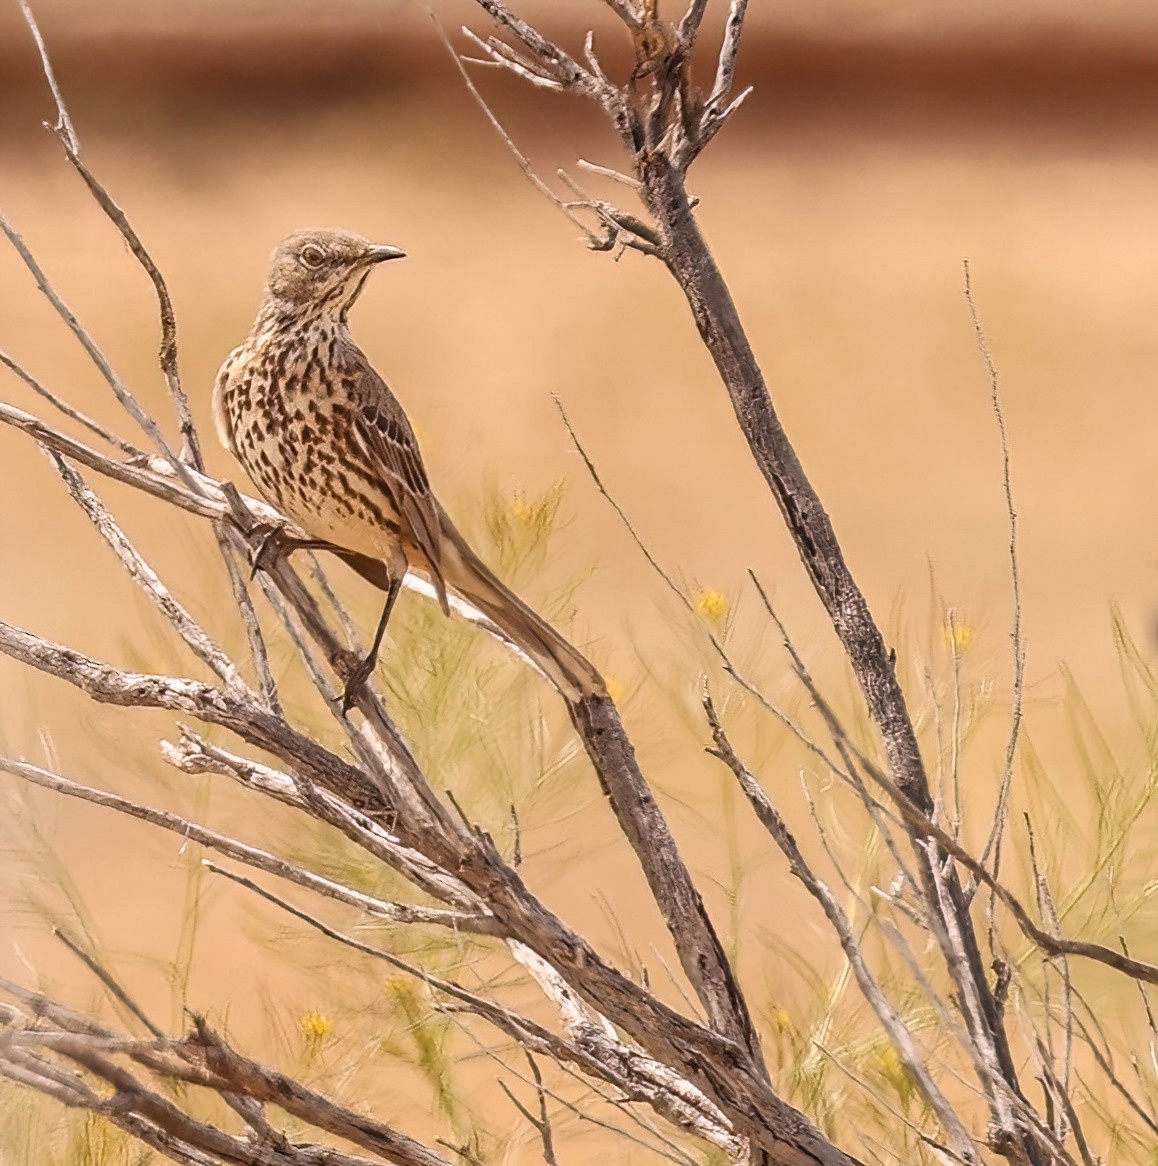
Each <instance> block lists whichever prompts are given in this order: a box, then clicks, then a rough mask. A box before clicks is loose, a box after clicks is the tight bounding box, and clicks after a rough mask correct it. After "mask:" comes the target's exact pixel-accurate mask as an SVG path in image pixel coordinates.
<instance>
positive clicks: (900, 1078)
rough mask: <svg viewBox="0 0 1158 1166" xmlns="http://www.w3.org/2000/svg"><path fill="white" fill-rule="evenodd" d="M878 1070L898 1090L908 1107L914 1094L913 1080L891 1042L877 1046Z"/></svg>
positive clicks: (903, 1103)
mask: <svg viewBox="0 0 1158 1166" xmlns="http://www.w3.org/2000/svg"><path fill="white" fill-rule="evenodd" d="M877 1070H878V1072H879V1073H880V1075H881V1076H882V1077H883V1078H884V1079H885V1080H886V1081H887V1082H888V1083H889V1084H890V1085H891V1086H892V1087H893V1088H894V1089H895V1090H896V1092H897V1096H898V1097H899V1098H900V1100H901V1104H902V1105H904V1106H906V1107H907V1106H908V1104H909V1102H910V1100H911V1099H912V1096H913V1080H912V1078H911V1077H910V1076H909V1070H908V1069H906V1068H905V1066H904V1063H903V1062H902V1061H901V1058H900V1057H899V1056H898V1055H897V1050H896V1049H894V1048H893V1046H892V1045H891V1044H885V1045H881V1046H879V1047H878V1048H877Z"/></svg>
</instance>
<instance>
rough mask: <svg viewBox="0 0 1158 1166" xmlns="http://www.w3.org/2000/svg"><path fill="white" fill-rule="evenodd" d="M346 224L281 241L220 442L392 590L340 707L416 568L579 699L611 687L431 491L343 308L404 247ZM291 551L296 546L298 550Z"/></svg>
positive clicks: (225, 393) (313, 536)
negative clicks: (497, 571)
mask: <svg viewBox="0 0 1158 1166" xmlns="http://www.w3.org/2000/svg"><path fill="white" fill-rule="evenodd" d="M401 258H403V252H402V251H400V250H399V249H398V248H397V247H385V246H377V245H375V244H372V243H370V242H369V240H367V239H364V238H362V237H361V236H360V235H355V234H351V233H349V232H346V231H332V230H307V231H296V232H294V234H292V235H289V236H287V237H286V238H285V239H283V240H282V241H281V242H280V243H279V244H278V245H277V247H276V249H275V250H274V253H273V259H272V261H271V264H270V269H269V279H268V283H267V287H266V293H265V299H264V300H263V301H262V304H261V308H260V309H259V311H258V313H257V319H256V320H255V321H254V324H253V328H252V330H251V331H250V334H249V336H248V337H247V338H246V340H245V342H244V343H243V344H241V345H240V346H239V347H237V348H235V349H234V350H233V351H232V352H231V353H230V354H229V356H228V357H227V358H226V360H225V363H224V364H223V365H222V366H221V370H220V372H219V373H218V374H217V383H216V387H215V389H214V394H213V412H214V419H215V421H216V424H217V431H218V434H219V436H220V438H221V441H222V442H223V444H224V445H225V446H226V447H227V448H228V449H229V450H230V451H231V452H232V453H233V454H234V456H235V457H236V458H237V460H238V461H239V462H240V463H241V464H242V466H244V467H245V470H246V472H247V473H248V474H249V476H250V478H252V479H253V482H254V485H256V486H257V488H258V490H259V491H260V492H261V494H262V495H263V496H264V497H265V498H266V500H267V501H268V502H270V503H271V504H272V505H274V506H276V507H277V508H278V509H279V510H281V511H282V512H283V513H284V514H286V515H288V516H289V517H290V518H292V519H293V521H294V522H295V523H297V525H298V526H300V527H301V528H302V530H304V531H305V532H306V533H307V534H308V535H309V536H310V540H311V544H310V545H320V546H324V547H326V548H327V549H329V550H332V551H333V552H334V553H336V554H338V555H340V556H341V557H342V558H344V559H345V560H346V561H347V562H348V563H349V564H350V565H351V566H353V567H354V569H355V570H357V571H359V573H361V574H362V575H363V576H364V577H366V578H368V579H369V580H370V581H371V582H372V583H374V584H375V585H376V586H378V587H380V588H382V589H383V590H384V591H385V592H386V603H385V606H384V608H383V611H382V618H381V620H380V621H379V624H378V629H377V633H376V635H375V637H374V645H373V647H372V649H371V651H370V654H369V655H368V656H367V658H366V659H365V661H363V663H362V664H361V666H360V667H359V668H358V669H357V670H356V671H355V672H354V674H353V675H352V676H351V677H350V679H349V680H348V681H347V684H346V690H345V692H344V694H343V700H342V707H343V711H345V710H347V709H348V708H349V706H350V703H351V701H352V699H353V696H354V694H355V693H356V692H357V690H358V688H359V686H360V685H361V684H362V683H364V681H365V680H366V678H367V677H368V676H369V675H370V674H371V673H372V672H373V669H374V666H375V663H376V660H377V654H378V650H379V648H380V646H381V642H382V636H383V633H384V632H385V630H386V623H387V620H388V619H389V618H390V611H391V609H392V607H393V605H394V601H395V599H396V598H397V596H398V589H399V587H400V586H401V584H402V578H403V576H404V575H405V574H406V571H407V568H409V567H417V568H418V569H419V570H421V571H423V572H425V573H426V574H427V575H428V576H429V577H430V579H431V581H432V583H433V584H434V587H435V589H436V590H437V592H438V599H439V603H440V604H441V605H442V610H443V611H444V612H446V613H448V614H449V607H448V605H447V598H446V596H447V590H448V589H449V590H451V591H454V592H457V593H458V594H459V595H461V596H462V597H463V598H464V599H466V600H467V601H468V602H469V603H471V604H472V605H473V606H474V607H476V608H478V609H479V610H480V611H482V612H483V613H484V614H485V615H487V616H488V617H489V618H490V619H491V620H492V621H493V622H494V623H495V624H497V625H498V627H499V629H500V630H501V631H502V632H503V633H504V634H505V635H506V636H508V637H509V638H510V639H511V640H512V641H514V643H515V644H517V645H518V647H519V648H521V649H522V650H523V651H524V652H525V653H526V654H527V655H528V656H529V657H530V658H531V659H532V660H534V662H535V663H536V664H537V665H538V666H539V668H540V669H542V671H543V672H544V673H546V674H547V676H548V677H550V679H551V680H552V681H554V683H555V684H556V685H557V686H558V688H559V689H560V691H561V692H562V693H563V694H564V695H565V696H566V697H567V698H568V699H570V700H572V701H574V700H578V699H579V698H581V697H583V696H588V695H602V694H603V693H604V692H605V688H604V684H603V680H602V678H601V677H600V675H599V673H598V672H597V671H596V670H595V668H594V667H593V666H592V665H591V664H590V663H589V662H588V661H587V660H586V659H585V658H584V657H583V656H582V655H581V654H580V653H579V652H578V651H576V650H575V649H574V648H573V647H572V646H571V645H570V644H568V643H567V641H566V640H564V639H563V637H562V636H560V635H559V634H558V632H556V631H555V630H554V629H553V628H551V627H550V626H549V625H548V624H547V623H546V622H545V621H544V620H543V619H542V618H541V617H540V616H538V615H536V614H535V612H533V611H532V610H531V609H530V608H529V607H528V606H527V605H526V604H525V603H523V601H522V600H521V599H519V598H518V596H516V595H515V594H514V593H513V592H512V591H511V590H510V589H509V588H507V587H506V586H504V584H503V583H502V582H501V581H500V580H499V579H498V578H497V577H496V576H495V575H494V573H493V572H492V571H491V570H490V569H489V568H488V567H487V566H486V564H485V563H483V562H482V560H481V559H480V558H479V557H478V556H477V555H476V554H475V553H474V551H473V550H471V548H470V546H469V545H468V544H467V542H466V540H465V539H464V538H463V536H462V535H461V534H459V532H458V530H457V529H456V528H455V526H454V523H453V522H451V520H450V518H449V517H448V515H447V513H446V511H445V510H444V509H443V508H442V506H441V505H440V504H439V502H438V499H437V498H435V496H434V494H433V493H432V492H431V489H430V482H429V480H428V479H427V476H426V469H425V467H424V466H423V464H422V455H421V454H420V453H419V450H418V442H417V441H416V440H415V437H414V430H413V429H412V428H411V427H410V422H409V421H408V420H407V418H406V414H405V412H404V411H403V409H402V406H401V405H400V404H399V403H398V400H397V398H396V397H395V396H394V394H393V393H392V392H391V391H390V389H389V388H388V387H387V386H386V383H385V381H383V380H382V378H381V377H380V376H379V375H378V374H377V373H376V372H375V371H374V369H373V368H372V367H371V365H370V362H369V361H368V360H367V359H366V356H365V354H364V353H363V352H362V350H361V349H360V348H359V347H358V346H357V344H355V343H354V339H353V337H352V336H351V335H350V329H349V326H348V323H347V315H348V313H349V311H350V308H351V306H352V305H353V303H354V301H355V300H356V299H357V298H358V295H359V294H360V293H361V291H362V288H363V286H364V285H365V283H366V280H367V278H368V277H369V274H370V271H371V269H372V268H373V267H374V266H375V265H376V264H378V263H382V262H384V261H386V260H389V259H401ZM290 549H292V547H291V548H290Z"/></svg>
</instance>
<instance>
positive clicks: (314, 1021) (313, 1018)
mask: <svg viewBox="0 0 1158 1166" xmlns="http://www.w3.org/2000/svg"><path fill="white" fill-rule="evenodd" d="M298 1028H300V1029H301V1031H302V1036H304V1037H305V1038H306V1044H308V1045H309V1046H310V1047H311V1048H317V1046H318V1045H320V1044H321V1043H322V1041H324V1040H325V1039H326V1037H328V1036H329V1035H330V1033H332V1032H333V1031H334V1022H333V1021H332V1020H331V1019H330V1018H329V1017H328V1016H327V1015H326V1014H325V1013H324V1012H307V1013H306V1014H305V1015H304V1016H302V1018H301V1019H300V1020H299V1021H298Z"/></svg>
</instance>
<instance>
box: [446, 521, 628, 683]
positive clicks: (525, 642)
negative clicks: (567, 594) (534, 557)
mask: <svg viewBox="0 0 1158 1166" xmlns="http://www.w3.org/2000/svg"><path fill="white" fill-rule="evenodd" d="M442 517H443V527H442V532H443V535H444V536H445V538H444V540H443V543H442V563H441V564H440V566H441V568H442V577H443V579H444V580H445V581H446V585H447V587H449V588H450V590H452V591H456V592H458V594H459V595H461V596H462V597H463V599H465V600H467V602H468V603H471V604H473V605H474V606H475V607H477V608H478V609H479V611H481V612H482V613H483V614H484V615H485V616H486V617H487V618H488V619H490V620H491V621H492V622H493V623H495V624H496V625H497V626H498V628H499V630H500V631H502V632H503V634H504V635H506V636H508V637H509V638H510V639H511V640H513V641H514V642H515V644H516V645H517V646H518V647H519V648H521V649H522V650H523V651H524V652H525V653H526V654H527V655H528V656H530V658H531V659H532V660H533V661H534V662H535V663H536V664H537V665H538V667H539V668H540V669H541V670H542V671H543V672H544V673H546V675H547V677H548V678H549V679H550V680H551V681H552V682H553V683H554V684H555V686H556V687H557V688H558V689H559V691H560V692H561V693H562V694H563V695H564V696H565V697H567V698H568V699H569V700H578V699H580V698H581V697H584V696H605V695H606V694H607V687H606V685H605V684H604V682H603V677H602V676H600V675H599V672H598V670H597V669H596V668H595V666H594V665H593V664H592V663H591V661H590V660H588V659H587V657H586V656H584V655H583V654H582V653H581V652H579V651H578V650H577V649H576V648H574V647H572V646H571V645H570V644H569V643H568V642H567V641H566V640H565V639H563V637H562V636H561V635H559V633H558V632H557V631H555V629H554V628H553V627H551V625H550V624H549V623H547V621H546V620H545V619H543V618H542V616H540V615H538V614H536V613H535V612H534V611H532V610H531V608H530V607H528V606H527V605H526V604H525V603H524V602H523V601H522V600H521V599H520V598H519V597H518V596H517V595H516V594H515V593H514V592H513V591H512V590H511V589H510V588H509V587H507V586H506V584H505V583H503V582H502V580H500V579H499V578H498V577H497V576H496V575H495V573H494V572H493V571H492V570H491V569H490V568H489V567H488V566H487V565H486V563H484V562H483V561H482V560H481V559H480V558H479V557H478V555H476V554H475V553H474V551H473V550H471V547H470V544H469V543H468V542H467V541H466V539H464V538H463V537H462V535H461V534H459V533H458V531H457V530H456V529H455V527H454V524H453V523H451V521H450V520H449V519H448V518H447V517H446V516H445V513H444V514H443V516H442Z"/></svg>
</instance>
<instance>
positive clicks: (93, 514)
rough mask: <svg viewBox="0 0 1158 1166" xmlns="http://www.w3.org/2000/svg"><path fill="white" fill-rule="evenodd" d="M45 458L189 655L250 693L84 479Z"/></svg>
mask: <svg viewBox="0 0 1158 1166" xmlns="http://www.w3.org/2000/svg"><path fill="white" fill-rule="evenodd" d="M48 456H49V458H50V460H51V461H52V464H53V465H54V466H55V467H56V471H57V473H59V474H60V476H61V477H62V478H63V479H64V484H65V485H66V486H67V487H68V492H69V493H70V494H71V495H72V498H73V501H75V502H76V504H77V505H78V506H79V507H80V508H81V509H82V510H83V511H84V512H85V514H86V515H87V516H88V518H89V520H90V521H91V522H92V524H93V526H95V527H96V528H97V531H98V532H99V533H100V535H101V537H102V538H103V539H104V540H105V542H107V543H108V544H109V546H110V547H112V549H113V551H114V553H115V554H116V556H117V558H118V559H120V561H121V563H122V565H123V566H124V568H125V569H126V570H127V571H128V573H129V576H130V577H131V578H132V580H133V582H134V583H136V584H137V586H138V587H139V588H140V589H141V590H142V591H143V592H144V593H145V594H146V595H147V596H148V597H149V598H150V599H151V600H152V601H153V603H154V604H155V605H156V607H157V609H158V610H159V611H160V612H161V614H162V615H163V616H164V617H165V618H166V619H167V620H168V621H169V623H170V624H172V626H173V628H174V630H175V631H176V632H177V634H178V635H179V636H180V637H181V639H183V640H184V641H185V643H186V644H188V646H189V648H190V650H191V651H192V652H193V654H194V655H195V656H196V657H197V658H198V659H199V660H201V661H202V662H203V663H205V664H208V665H209V667H210V668H212V669H213V671H214V672H215V673H216V674H217V676H218V677H220V679H221V680H222V682H223V683H224V684H225V685H226V687H228V688H231V689H235V690H236V691H238V692H240V693H249V694H250V695H252V693H250V689H249V686H248V685H247V684H246V683H245V681H244V680H243V679H242V678H241V674H240V673H239V672H238V671H237V668H236V666H235V665H234V663H233V661H232V660H230V658H229V657H228V656H227V655H226V654H225V653H224V652H223V651H222V650H221V649H220V648H219V647H218V646H217V645H216V644H215V643H214V642H213V641H212V640H211V639H210V638H209V635H208V634H207V633H206V631H205V629H204V628H202V627H201V625H200V624H199V623H198V622H197V621H196V620H195V619H194V618H193V617H192V616H191V615H190V614H189V612H188V611H187V610H186V608H185V607H183V606H182V605H181V604H180V603H179V602H178V601H177V600H176V599H175V598H174V597H173V595H172V593H171V592H170V591H169V589H168V588H167V587H166V586H165V584H164V583H162V582H161V580H160V578H159V577H158V576H157V574H156V573H155V572H154V571H153V569H152V568H151V567H150V566H149V564H148V563H146V562H145V560H144V559H143V558H142V557H141V555H140V554H139V552H138V551H137V549H136V547H134V546H133V544H132V543H131V542H129V540H128V539H127V538H126V537H125V534H124V532H123V531H122V530H121V528H120V527H119V526H118V525H117V522H116V520H115V519H114V518H113V516H112V515H111V514H110V513H109V512H108V510H107V509H106V507H105V505H104V503H103V502H102V501H101V500H100V499H99V498H98V497H97V496H96V495H95V494H94V493H93V492H92V491H91V490H90V489H89V488H88V486H86V485H85V482H84V479H83V478H82V477H81V476H80V474H78V473H77V472H76V470H74V469H73V468H72V466H70V465H69V464H68V462H66V461H65V460H64V458H63V457H61V455H60V454H59V453H56V452H55V451H49V453H48Z"/></svg>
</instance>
